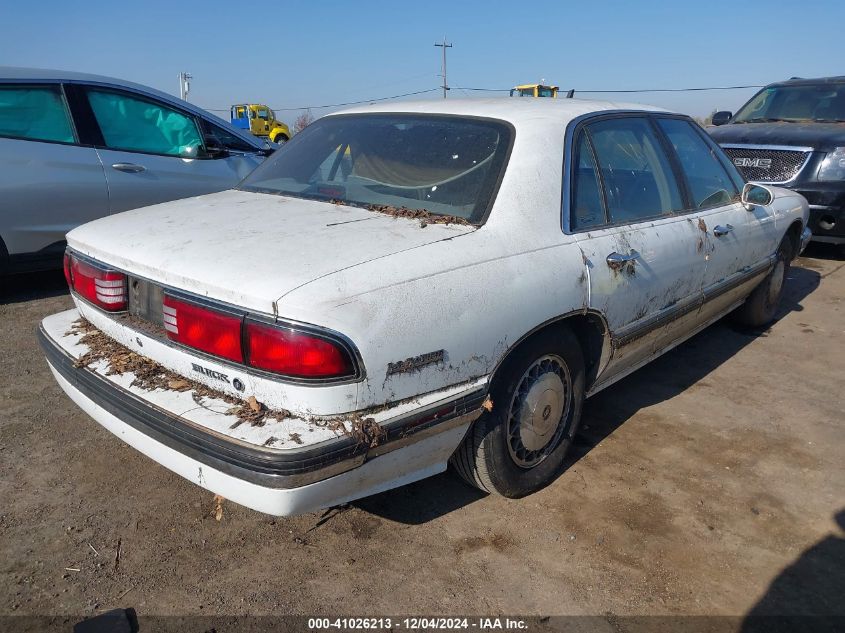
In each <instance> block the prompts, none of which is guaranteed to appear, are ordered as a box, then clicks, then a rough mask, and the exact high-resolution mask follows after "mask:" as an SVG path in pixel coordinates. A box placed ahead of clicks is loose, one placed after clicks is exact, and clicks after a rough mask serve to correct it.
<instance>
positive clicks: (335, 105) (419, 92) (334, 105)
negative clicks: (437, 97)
mask: <svg viewBox="0 0 845 633" xmlns="http://www.w3.org/2000/svg"><path fill="white" fill-rule="evenodd" d="M437 90H440V88H428V89H426V90H417V91H415V92H406V93H405V94H401V95H392V96H390V97H378V98H376V99H362V100H361V101H347V102H346V103H331V104H327V105H309V106H301V107H299V108H272V109H273V110H275V111H276V112H292V111H294V110H319V109H321V108H341V107H343V106H351V105H360V104H362V103H375V102H376V101H389V100H390V99H401V98H402V97H413V96H414V95H422V94H426V93H427V92H435V91H437ZM205 109H206V110H208V111H209V112H228V111H229V108H205Z"/></svg>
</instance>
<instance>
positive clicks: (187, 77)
mask: <svg viewBox="0 0 845 633" xmlns="http://www.w3.org/2000/svg"><path fill="white" fill-rule="evenodd" d="M193 78H194V76H193V75H192V74H191V73H186V72H181V73H179V98H180V99H182V100H183V101H187V100H188V93H189V92H190V91H191V79H193Z"/></svg>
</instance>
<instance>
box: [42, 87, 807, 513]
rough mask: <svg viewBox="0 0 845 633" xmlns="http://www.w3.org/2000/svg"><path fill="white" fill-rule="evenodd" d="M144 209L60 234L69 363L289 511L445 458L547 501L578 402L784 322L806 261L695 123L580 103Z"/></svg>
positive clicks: (244, 493) (395, 133)
mask: <svg viewBox="0 0 845 633" xmlns="http://www.w3.org/2000/svg"><path fill="white" fill-rule="evenodd" d="M561 194H563V195H561ZM142 211H143V212H138V211H130V212H128V213H123V214H121V215H119V216H116V217H109V218H103V219H101V220H97V221H96V222H91V223H89V224H87V225H85V226H82V227H79V228H77V229H75V230H74V231H72V232H71V233H70V234H69V235H68V244H69V246H68V252H67V260H66V262H67V263H66V272H67V277H68V281H69V284H70V287H71V294H72V297H73V299H74V302H75V304H76V309H73V310H68V311H66V312H62V313H59V314H55V315H52V316H49V317H47V318H46V319H45V320H44V321H43V322H42V325H41V330H40V340H41V344H42V346H43V349H44V351H45V353H46V355H47V359H48V362H49V364H50V367H51V369H52V371H53V372H54V374H55V376H56V378H57V381H58V382H59V384H60V385H61V387H62V388H63V389H64V390H65V392H66V393H67V394H68V395H69V396H70V397H71V398H72V399H73V400H74V401H75V402H76V403H77V404H78V405H79V406H81V407H82V409H83V410H84V411H85V412H87V413H88V414H89V415H91V416H92V417H93V418H94V419H95V420H96V421H97V422H99V423H100V424H101V425H103V426H104V427H105V428H106V429H108V430H109V431H111V432H112V433H115V434H116V435H117V436H118V437H120V438H121V439H122V440H123V441H125V442H127V443H129V444H130V445H132V446H133V447H135V448H137V449H138V450H140V451H141V452H143V453H145V454H146V455H148V456H150V457H151V458H152V459H154V460H156V461H158V462H160V463H161V464H163V465H164V466H166V467H167V468H170V469H172V470H174V471H175V472H177V473H179V474H180V475H182V476H183V477H186V478H188V479H189V480H191V481H193V482H194V483H197V484H199V485H201V486H203V487H205V488H207V489H209V490H212V491H214V492H215V493H217V494H219V495H221V496H223V497H225V498H227V499H230V500H232V501H235V502H237V503H241V504H244V505H246V506H249V507H251V508H254V509H257V510H260V511H262V512H268V513H271V514H279V515H287V514H296V513H300V512H306V511H311V510H316V509H319V508H324V507H328V506H334V505H338V504H340V503H345V502H347V501H349V500H351V499H355V498H358V497H362V496H365V495H370V494H374V493H376V492H380V491H383V490H386V489H389V488H393V487H396V486H400V485H403V484H406V483H409V482H411V481H415V480H418V479H421V478H423V477H428V476H430V475H433V474H435V473H438V472H441V471H443V470H445V469H446V465H447V463H448V462H449V460H450V459H451V462H452V464H454V466H455V468H456V470H457V471H458V472H459V473H460V474H461V475H462V476H463V477H464V478H465V479H466V480H467V481H468V482H469V483H471V484H472V485H474V486H477V487H478V488H480V489H482V490H484V491H487V492H491V493H498V494H501V495H504V496H507V497H520V496H523V495H526V494H529V493H531V492H533V491H535V490H538V489H539V488H542V487H543V486H545V485H547V484H549V483H550V482H552V481H554V479H555V478H556V477H557V476H558V475H559V474H560V472H561V471H562V470H563V468H564V467H565V464H566V462H565V456H566V452H567V450H568V448H569V446H570V445H571V444H572V440H573V437H574V435H575V433H576V431H577V430H578V423H579V419H580V415H581V410H582V404H583V401H584V398H586V397H587V396H589V395H592V394H595V393H598V392H599V391H601V390H602V389H604V388H605V387H608V386H610V385H612V384H613V383H614V382H615V381H617V380H619V379H621V378H623V377H624V376H626V375H627V374H629V373H631V372H632V371H634V370H636V369H637V368H639V367H641V366H643V365H645V364H646V363H647V362H649V361H651V360H652V359H654V358H656V357H657V356H659V355H660V354H661V353H663V352H665V351H667V350H669V349H671V348H672V347H674V346H675V345H677V344H679V343H680V342H681V341H683V340H685V339H687V338H689V337H690V336H692V335H694V334H695V333H697V332H699V331H701V330H702V329H703V328H705V327H707V326H708V325H709V324H711V323H713V322H714V321H715V320H716V319H719V318H720V317H721V316H723V315H725V314H727V313H729V312H731V311H738V312H737V314H736V316H737V318H738V319H740V320H741V321H743V322H744V323H746V324H749V325H753V326H760V325H764V324H766V323H769V322H770V321H771V320H772V319H773V318H774V315H775V312H776V310H777V309H778V302H779V300H780V297H781V294H782V291H783V283H784V280H785V279H786V275H787V272H788V268H789V264H790V261H791V260H792V259H793V258H794V257H796V256H797V255H798V253H800V251H801V249H802V248H803V247H804V245H805V244H806V241H807V240H808V239H809V231H807V229H806V222H807V201H806V200H805V199H804V198H803V197H801V196H800V195H798V194H796V193H794V192H792V191H789V190H786V189H779V188H776V187H764V186H761V185H755V184H746V183H745V182H744V181H743V179H742V176H741V175H740V174H739V172H738V171H737V170H736V169H735V168H734V166H733V165H732V164H731V162H730V161H729V160H728V159H727V157H726V156H725V155H724V153H723V152H722V151H721V150H720V149H719V147H718V145H716V143H715V142H713V140H712V139H711V138H710V137H709V136H708V135H707V134H706V133H705V132H704V131H703V130H701V129H700V128H699V126H698V125H697V124H696V123H695V122H693V121H692V120H690V119H689V117H686V116H683V115H678V114H673V113H670V112H664V111H660V110H657V109H654V108H648V107H645V106H636V105H631V106H626V105H620V104H618V103H607V102H592V101H581V100H574V99H560V100H552V99H531V100H525V101H523V102H519V103H516V102H515V101H514V100H512V99H477V100H476V99H467V100H448V101H441V100H438V101H433V100H432V101H423V102H416V103H392V104H382V105H371V106H367V107H362V108H357V109H354V110H349V111H346V112H342V113H336V114H330V115H328V116H325V117H323V118H321V119H319V120H318V121H316V122H314V123H313V124H311V125H310V126H308V127H307V128H306V129H305V130H303V131H302V132H301V133H299V134H297V136H296V137H294V139H293V140H292V141H291V142H290V143H289V144H288V145H287V146H286V147H285V149H284V150H283V151H280V152H277V153H275V154H274V155H273V156H272V157H271V158H270V159H268V160H267V161H266V162H265V163H264V164H262V165H261V166H259V167H258V168H257V169H256V170H255V171H254V172H252V173H251V174H250V175H249V176H248V177H247V178H246V179H245V180H244V181H243V182H242V183H240V185H238V187H237V189H235V190H232V191H225V192H221V193H216V194H212V195H208V196H201V197H199V198H193V199H191V200H180V201H176V202H169V203H166V204H162V205H158V206H157V207H155V208H152V209H143V210H142ZM80 316H81V317H83V321H77V319H79V317H80ZM74 323H76V325H74ZM115 342H117V344H118V345H122V346H124V347H125V349H120V348H118V351H115V347H114V346H115V344H116V343H115ZM132 354H134V356H132V358H133V359H134V361H133V363H132V366H133V367H140V368H141V369H142V371H140V373H139V372H133V373H129V372H126V373H123V374H122V375H121V373H120V372H121V371H123V370H122V369H121V367H123V368H124V369H125V366H126V363H125V362H123V361H119V360H117V361H114V363H113V362H112V360H114V359H115V358H117V359H120V358H125V357H126V355H130V356H131V355H132ZM83 356H84V360H82V361H80V358H82V357H83ZM121 362H123V365H121ZM148 370H149V371H148ZM139 376H140V377H139ZM746 389H747V386H746V385H737V394H735V395H736V397H739V396H740V395H741V394H742V392H743V390H746ZM576 511H577V510H576Z"/></svg>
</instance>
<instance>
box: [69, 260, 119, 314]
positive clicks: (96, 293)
mask: <svg viewBox="0 0 845 633" xmlns="http://www.w3.org/2000/svg"><path fill="white" fill-rule="evenodd" d="M65 278H66V279H67V281H68V285H69V286H70V287H71V288H72V289H73V290H74V291H75V292H76V293H77V294H79V295H80V296H81V297H83V298H85V299H87V300H88V301H90V302H91V303H93V304H94V305H95V306H98V307H100V308H102V309H103V310H106V311H107V312H120V311H122V310H126V305H127V292H126V275H124V274H123V273H119V272H117V271H114V270H107V269H104V268H99V267H97V266H94V265H92V264H89V263H88V262H85V261H82V260H80V259H77V258H76V257H73V256H72V255H67V254H66V255H65Z"/></svg>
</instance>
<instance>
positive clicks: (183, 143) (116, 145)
mask: <svg viewBox="0 0 845 633" xmlns="http://www.w3.org/2000/svg"><path fill="white" fill-rule="evenodd" d="M88 102H89V103H90V104H91V109H92V110H93V112H94V117H95V118H96V119H97V124H98V125H99V126H100V130H101V131H102V133H103V139H104V141H105V144H106V146H107V147H109V148H110V149H119V150H126V151H130V152H133V151H134V152H146V153H150V154H164V155H166V156H182V157H196V156H197V155H198V154H199V149H200V148H201V147H202V139H201V136H200V133H199V130H198V129H197V124H196V120H195V119H194V117H192V116H188V115H186V114H183V113H181V112H178V111H177V110H174V109H173V108H170V107H168V106H166V105H164V104H162V103H158V102H154V101H147V100H144V99H140V98H136V97H132V96H129V95H127V94H124V93H118V92H110V91H105V90H102V91H101V90H94V89H89V90H88Z"/></svg>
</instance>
